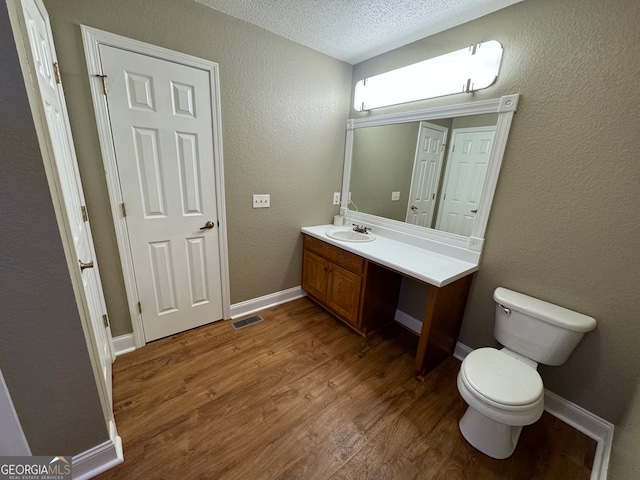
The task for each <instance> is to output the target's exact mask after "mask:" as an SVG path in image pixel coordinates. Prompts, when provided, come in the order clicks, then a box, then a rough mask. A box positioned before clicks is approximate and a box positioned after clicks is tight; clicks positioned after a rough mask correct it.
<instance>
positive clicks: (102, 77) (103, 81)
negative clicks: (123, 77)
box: [96, 74, 107, 95]
mask: <svg viewBox="0 0 640 480" xmlns="http://www.w3.org/2000/svg"><path fill="white" fill-rule="evenodd" d="M96 77H98V78H99V79H101V80H102V93H103V94H105V95H106V94H107V76H106V75H100V74H97V75H96Z"/></svg>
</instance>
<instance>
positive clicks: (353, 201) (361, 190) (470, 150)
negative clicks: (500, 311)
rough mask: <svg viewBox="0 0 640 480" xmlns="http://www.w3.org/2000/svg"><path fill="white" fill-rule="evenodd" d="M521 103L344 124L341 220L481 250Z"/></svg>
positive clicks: (509, 100) (504, 100)
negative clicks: (508, 141) (500, 173)
mask: <svg viewBox="0 0 640 480" xmlns="http://www.w3.org/2000/svg"><path fill="white" fill-rule="evenodd" d="M518 97H519V95H517V94H516V95H508V96H504V97H501V98H497V99H493V100H484V101H478V102H471V103H464V104H459V105H452V106H448V107H440V108H434V109H427V110H419V111H413V112H407V113H397V114H391V115H380V116H375V117H369V118H359V119H351V120H349V121H348V122H347V142H346V151H345V168H344V178H343V185H342V205H341V210H342V212H343V214H345V215H346V216H347V217H348V218H349V220H350V221H353V222H361V223H368V224H372V225H378V226H383V227H387V228H391V229H394V230H399V231H403V232H406V233H412V234H415V235H418V236H421V237H426V238H431V239H434V240H437V241H440V242H444V243H448V244H451V245H456V246H460V247H464V248H469V249H471V250H475V251H481V249H482V244H483V239H484V233H485V230H486V226H487V221H488V218H489V211H490V209H491V203H492V201H493V195H494V192H495V187H496V184H497V180H498V173H499V171H500V166H501V164H502V156H503V153H504V149H505V146H506V142H507V136H508V134H509V128H510V126H511V120H512V117H513V114H514V112H515V110H516V107H517V104H518Z"/></svg>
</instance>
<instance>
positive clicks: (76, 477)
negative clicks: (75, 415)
mask: <svg viewBox="0 0 640 480" xmlns="http://www.w3.org/2000/svg"><path fill="white" fill-rule="evenodd" d="M110 430H111V432H110V434H111V435H110V436H111V437H112V439H110V440H107V441H106V442H104V443H101V444H100V445H96V446H95V447H93V448H90V449H89V450H87V451H85V452H82V453H79V454H78V455H74V456H73V459H72V461H71V465H72V472H73V480H88V479H89V478H93V477H95V476H96V475H99V474H101V473H102V472H106V471H107V470H109V469H110V468H113V467H115V466H116V465H119V464H121V463H122V462H123V461H124V455H123V453H122V439H121V438H120V437H119V436H118V435H117V434H116V433H115V426H113V424H112V425H110Z"/></svg>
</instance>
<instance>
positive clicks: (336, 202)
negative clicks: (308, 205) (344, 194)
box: [333, 192, 340, 205]
mask: <svg viewBox="0 0 640 480" xmlns="http://www.w3.org/2000/svg"><path fill="white" fill-rule="evenodd" d="M333 204H334V205H340V192H333Z"/></svg>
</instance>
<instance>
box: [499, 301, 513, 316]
mask: <svg viewBox="0 0 640 480" xmlns="http://www.w3.org/2000/svg"><path fill="white" fill-rule="evenodd" d="M498 306H499V307H500V308H501V309H502V310H504V313H506V314H507V315H511V309H510V308H507V307H505V306H504V305H502V304H501V303H499V304H498Z"/></svg>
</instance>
